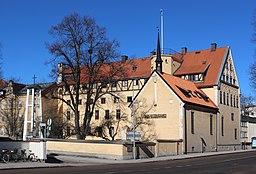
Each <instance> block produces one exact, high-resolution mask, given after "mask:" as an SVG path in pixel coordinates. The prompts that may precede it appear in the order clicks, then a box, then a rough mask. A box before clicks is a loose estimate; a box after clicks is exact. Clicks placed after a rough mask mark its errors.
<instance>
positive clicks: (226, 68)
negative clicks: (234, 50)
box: [218, 50, 239, 86]
mask: <svg viewBox="0 0 256 174" xmlns="http://www.w3.org/2000/svg"><path fill="white" fill-rule="evenodd" d="M220 81H221V82H224V83H227V84H229V85H234V86H239V83H238V78H237V74H236V69H235V64H234V60H233V57H232V54H231V50H229V52H228V54H227V56H226V58H225V60H224V61H223V64H222V67H221V70H220V75H219V77H218V83H220Z"/></svg>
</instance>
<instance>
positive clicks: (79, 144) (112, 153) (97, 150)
mask: <svg viewBox="0 0 256 174" xmlns="http://www.w3.org/2000/svg"><path fill="white" fill-rule="evenodd" d="M46 149H47V153H63V154H70V155H78V156H90V157H97V158H107V159H118V160H121V159H130V158H132V152H127V148H126V147H125V146H124V145H123V143H121V142H119V143H117V142H107V141H77V140H51V141H47V143H46Z"/></svg>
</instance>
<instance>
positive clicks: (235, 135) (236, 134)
mask: <svg viewBox="0 0 256 174" xmlns="http://www.w3.org/2000/svg"><path fill="white" fill-rule="evenodd" d="M235 140H237V129H235Z"/></svg>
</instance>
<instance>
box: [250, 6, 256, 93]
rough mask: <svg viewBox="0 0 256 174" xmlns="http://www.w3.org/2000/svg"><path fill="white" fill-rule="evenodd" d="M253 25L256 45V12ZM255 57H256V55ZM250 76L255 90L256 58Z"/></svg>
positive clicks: (253, 37) (253, 39)
mask: <svg viewBox="0 0 256 174" xmlns="http://www.w3.org/2000/svg"><path fill="white" fill-rule="evenodd" d="M252 25H253V34H252V42H253V43H256V10H255V11H254V15H253V22H252ZM254 56H256V53H255V55H254ZM249 74H250V81H251V87H252V88H253V89H256V57H254V62H253V63H252V64H251V65H250V68H249Z"/></svg>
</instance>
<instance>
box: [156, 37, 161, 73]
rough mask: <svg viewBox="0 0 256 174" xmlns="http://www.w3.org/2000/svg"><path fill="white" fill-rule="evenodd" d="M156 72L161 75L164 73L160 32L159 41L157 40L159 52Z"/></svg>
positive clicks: (157, 53)
mask: <svg viewBox="0 0 256 174" xmlns="http://www.w3.org/2000/svg"><path fill="white" fill-rule="evenodd" d="M155 62H156V70H157V71H158V72H160V73H163V66H162V63H163V60H162V58H161V48H160V39H159V32H158V40H157V52H156V61H155Z"/></svg>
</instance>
